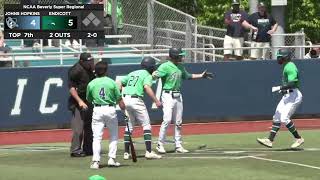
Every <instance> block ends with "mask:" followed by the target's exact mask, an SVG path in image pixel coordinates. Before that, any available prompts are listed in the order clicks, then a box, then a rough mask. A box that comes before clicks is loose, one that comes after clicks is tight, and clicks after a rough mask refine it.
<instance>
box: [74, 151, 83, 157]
mask: <svg viewBox="0 0 320 180" xmlns="http://www.w3.org/2000/svg"><path fill="white" fill-rule="evenodd" d="M70 156H71V157H85V156H86V154H85V153H84V152H79V153H71V154H70Z"/></svg>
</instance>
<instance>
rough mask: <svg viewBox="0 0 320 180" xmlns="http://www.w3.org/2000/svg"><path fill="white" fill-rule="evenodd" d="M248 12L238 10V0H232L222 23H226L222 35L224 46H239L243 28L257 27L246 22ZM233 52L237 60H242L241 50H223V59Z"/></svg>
mask: <svg viewBox="0 0 320 180" xmlns="http://www.w3.org/2000/svg"><path fill="white" fill-rule="evenodd" d="M247 18H248V14H247V13H246V12H245V11H243V10H240V3H239V1H238V0H232V9H231V10H229V11H228V12H226V13H225V15H224V23H225V24H226V25H227V34H226V36H225V37H224V43H223V47H224V48H241V47H242V45H243V42H244V35H245V28H248V29H252V30H254V31H257V28H256V27H254V26H252V25H251V24H249V23H248V22H247ZM233 52H234V55H235V58H236V59H237V60H242V59H243V57H242V50H241V49H236V50H231V49H228V50H224V60H229V59H230V58H231V57H232V54H233Z"/></svg>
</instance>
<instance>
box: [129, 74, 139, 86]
mask: <svg viewBox="0 0 320 180" xmlns="http://www.w3.org/2000/svg"><path fill="white" fill-rule="evenodd" d="M138 80H139V76H130V79H129V82H128V86H136V84H137V82H138Z"/></svg>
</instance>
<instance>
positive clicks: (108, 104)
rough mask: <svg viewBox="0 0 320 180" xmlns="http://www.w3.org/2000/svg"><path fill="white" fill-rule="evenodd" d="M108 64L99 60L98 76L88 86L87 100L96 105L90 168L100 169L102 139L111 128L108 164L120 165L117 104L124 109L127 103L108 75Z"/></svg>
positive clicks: (96, 70) (97, 66)
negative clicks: (117, 156) (117, 157)
mask: <svg viewBox="0 0 320 180" xmlns="http://www.w3.org/2000/svg"><path fill="white" fill-rule="evenodd" d="M107 69H108V64H107V63H106V62H102V61H101V62H98V63H97V64H96V66H95V73H96V75H97V78H96V79H94V80H92V81H91V82H90V83H89V84H88V86H87V95H86V97H87V100H88V101H89V102H91V103H92V104H93V106H94V108H93V115H92V131H93V143H92V149H93V156H92V163H91V166H90V168H92V169H99V163H100V152H101V141H102V135H103V129H104V127H105V126H106V127H107V128H108V129H109V134H110V135H109V136H110V138H109V154H108V156H109V160H108V166H115V167H118V166H120V163H118V162H117V161H116V160H115V159H116V153H117V143H118V118H117V113H116V105H117V104H119V106H120V108H121V109H122V110H124V109H125V105H124V103H123V100H122V98H121V94H120V90H119V88H118V86H117V84H116V83H115V82H114V80H112V79H110V78H109V77H107V76H106V75H107Z"/></svg>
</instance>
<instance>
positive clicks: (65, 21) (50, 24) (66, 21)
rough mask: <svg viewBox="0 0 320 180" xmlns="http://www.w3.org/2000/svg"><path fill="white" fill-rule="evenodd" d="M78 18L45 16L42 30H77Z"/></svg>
mask: <svg viewBox="0 0 320 180" xmlns="http://www.w3.org/2000/svg"><path fill="white" fill-rule="evenodd" d="M77 19H78V18H77V17H76V16H43V17H42V21H41V29H42V30H73V29H77V28H78V27H77Z"/></svg>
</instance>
